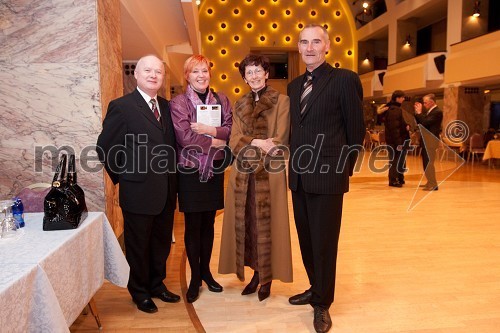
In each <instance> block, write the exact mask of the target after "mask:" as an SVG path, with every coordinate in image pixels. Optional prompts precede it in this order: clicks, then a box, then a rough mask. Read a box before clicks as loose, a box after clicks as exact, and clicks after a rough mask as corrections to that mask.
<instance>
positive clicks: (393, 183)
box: [389, 182, 403, 187]
mask: <svg viewBox="0 0 500 333" xmlns="http://www.w3.org/2000/svg"><path fill="white" fill-rule="evenodd" d="M389 186H392V187H403V185H402V184H401V183H400V182H391V183H389Z"/></svg>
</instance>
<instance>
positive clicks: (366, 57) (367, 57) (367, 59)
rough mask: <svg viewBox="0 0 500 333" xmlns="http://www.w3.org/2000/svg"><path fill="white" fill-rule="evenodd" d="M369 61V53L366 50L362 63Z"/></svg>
mask: <svg viewBox="0 0 500 333" xmlns="http://www.w3.org/2000/svg"><path fill="white" fill-rule="evenodd" d="M369 63H370V53H368V52H366V55H365V59H364V60H363V64H364V65H368V64H369Z"/></svg>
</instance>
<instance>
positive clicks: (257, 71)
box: [245, 68, 264, 76]
mask: <svg viewBox="0 0 500 333" xmlns="http://www.w3.org/2000/svg"><path fill="white" fill-rule="evenodd" d="M263 73H264V70H263V69H260V68H257V69H256V70H254V71H246V72H245V76H252V75H254V74H255V75H256V76H261V75H262V74H263Z"/></svg>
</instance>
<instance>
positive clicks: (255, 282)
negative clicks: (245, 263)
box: [241, 272, 259, 295]
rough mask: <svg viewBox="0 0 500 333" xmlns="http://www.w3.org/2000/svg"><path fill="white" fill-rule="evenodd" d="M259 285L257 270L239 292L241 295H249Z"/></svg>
mask: <svg viewBox="0 0 500 333" xmlns="http://www.w3.org/2000/svg"><path fill="white" fill-rule="evenodd" d="M258 286H259V272H255V273H254V274H253V277H252V280H250V283H249V284H247V286H246V287H245V289H243V291H242V292H241V294H242V295H250V294H253V293H254V292H256V291H257V287H258Z"/></svg>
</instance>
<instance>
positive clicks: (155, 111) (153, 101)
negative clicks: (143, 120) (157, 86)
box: [149, 98, 160, 122]
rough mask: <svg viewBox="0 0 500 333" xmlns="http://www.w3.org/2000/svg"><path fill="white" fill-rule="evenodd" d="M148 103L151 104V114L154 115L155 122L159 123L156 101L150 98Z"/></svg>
mask: <svg viewBox="0 0 500 333" xmlns="http://www.w3.org/2000/svg"><path fill="white" fill-rule="evenodd" d="M149 103H151V105H152V110H153V114H154V115H155V118H156V120H158V122H160V112H158V108H157V107H156V100H155V99H154V98H151V100H150V101H149Z"/></svg>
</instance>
